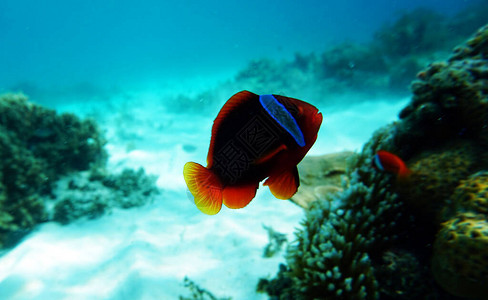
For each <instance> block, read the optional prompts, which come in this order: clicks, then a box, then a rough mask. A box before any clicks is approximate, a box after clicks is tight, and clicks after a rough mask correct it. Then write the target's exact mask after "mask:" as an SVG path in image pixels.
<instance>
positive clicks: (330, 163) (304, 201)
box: [290, 151, 354, 209]
mask: <svg viewBox="0 0 488 300" xmlns="http://www.w3.org/2000/svg"><path fill="white" fill-rule="evenodd" d="M353 154H354V153H353V152H350V151H344V152H338V153H332V154H326V155H322V156H306V157H305V158H304V159H303V160H302V161H301V162H300V164H298V173H299V174H300V187H299V188H298V192H297V193H296V194H295V195H294V196H293V197H292V198H291V199H290V200H291V201H293V202H294V203H295V204H297V205H299V206H301V207H303V208H305V209H308V207H309V206H310V204H311V203H312V202H313V201H315V200H317V199H324V198H325V195H326V194H328V193H335V192H339V191H342V180H343V178H342V177H343V175H344V174H345V173H346V161H347V159H348V158H349V157H351V156H352V155H353Z"/></svg>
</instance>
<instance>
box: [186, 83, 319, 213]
mask: <svg viewBox="0 0 488 300" xmlns="http://www.w3.org/2000/svg"><path fill="white" fill-rule="evenodd" d="M321 123H322V114H321V113H319V111H318V109H317V108H315V107H314V106H313V105H311V104H308V103H306V102H304V101H301V100H298V99H294V98H289V97H284V96H279V95H256V94H253V93H251V92H249V91H242V92H239V93H237V94H235V95H234V96H232V97H231V98H230V99H229V100H228V101H227V102H226V103H225V105H224V106H223V107H222V109H221V110H220V112H219V114H218V115H217V118H216V119H215V121H214V124H213V127H212V137H211V141H210V147H209V151H208V156H207V167H204V166H202V165H200V164H197V163H194V162H188V163H186V164H185V166H184V169H183V175H184V178H185V181H186V184H187V186H188V189H189V190H190V192H191V194H192V195H193V197H194V201H195V204H196V206H197V207H198V209H200V210H201V211H202V212H204V213H206V214H209V215H214V214H217V213H218V212H219V211H220V209H221V207H222V203H223V204H225V205H226V206H227V207H229V208H242V207H245V206H246V205H247V204H248V203H249V202H250V201H251V200H252V199H253V198H254V196H255V195H256V190H257V188H258V187H259V183H260V182H261V181H262V180H264V179H265V178H267V180H266V181H265V182H264V185H267V186H269V188H270V190H271V192H272V193H273V195H274V196H275V197H277V198H279V199H289V198H290V197H291V196H293V195H294V194H295V193H296V191H297V189H298V186H299V183H300V181H299V177H298V170H297V164H298V163H299V162H300V161H301V160H302V159H303V157H304V156H305V154H306V153H307V152H308V150H309V149H310V148H311V147H312V145H313V144H314V142H315V140H316V139H317V133H318V130H319V128H320V125H321Z"/></svg>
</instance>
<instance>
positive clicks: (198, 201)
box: [183, 162, 223, 215]
mask: <svg viewBox="0 0 488 300" xmlns="http://www.w3.org/2000/svg"><path fill="white" fill-rule="evenodd" d="M183 177H184V178H185V182H186V185H187V186H188V189H189V190H190V193H191V194H192V195H193V198H194V201H195V205H196V206H197V208H198V209H199V210H201V211H202V212H203V213H205V214H207V215H215V214H216V213H218V212H219V211H220V208H221V207H222V190H223V188H222V184H221V183H220V180H219V179H218V178H217V176H216V175H215V174H214V173H213V172H212V171H211V170H209V169H207V168H205V167H204V166H202V165H200V164H197V163H194V162H187V163H186V164H185V166H184V168H183Z"/></svg>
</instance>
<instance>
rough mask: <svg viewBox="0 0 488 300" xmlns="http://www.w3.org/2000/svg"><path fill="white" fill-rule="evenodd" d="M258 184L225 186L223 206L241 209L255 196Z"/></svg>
mask: <svg viewBox="0 0 488 300" xmlns="http://www.w3.org/2000/svg"><path fill="white" fill-rule="evenodd" d="M258 187H259V183H251V184H246V185H238V186H226V187H225V188H224V192H223V198H224V204H225V206H227V207H228V208H233V209H235V208H243V207H245V206H246V205H248V204H249V202H251V200H252V199H253V198H254V196H256V190H257V189H258Z"/></svg>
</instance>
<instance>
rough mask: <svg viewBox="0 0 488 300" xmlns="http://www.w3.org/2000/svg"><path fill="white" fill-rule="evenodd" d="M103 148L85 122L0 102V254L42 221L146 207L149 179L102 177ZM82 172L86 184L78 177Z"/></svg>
mask: <svg viewBox="0 0 488 300" xmlns="http://www.w3.org/2000/svg"><path fill="white" fill-rule="evenodd" d="M104 145H105V138H104V137H103V135H102V134H101V132H100V130H99V129H98V127H97V125H96V124H95V123H94V122H93V121H91V120H81V119H79V118H78V117H76V116H75V115H73V114H66V113H65V114H57V113H56V112H55V111H54V110H50V109H47V108H44V107H42V106H39V105H36V104H34V103H31V102H29V101H28V99H27V97H26V96H24V95H22V94H6V95H3V96H0V157H1V158H2V159H1V160H0V211H1V213H0V248H6V247H11V246H14V245H15V244H16V243H17V242H18V241H19V239H20V238H22V237H23V236H24V235H25V234H27V233H29V232H30V231H31V230H32V229H33V228H34V227H35V226H36V225H37V224H39V223H42V222H47V221H51V220H57V221H59V222H61V223H63V224H65V223H68V222H70V221H72V220H75V219H77V218H79V217H81V216H84V215H88V216H89V217H92V218H93V217H96V216H98V215H101V214H102V213H104V212H106V211H109V210H110V208H111V207H122V208H127V207H132V206H138V205H142V204H143V203H146V202H147V201H149V200H150V199H151V196H152V195H153V194H155V191H156V187H155V185H154V179H153V178H151V177H148V176H146V175H145V174H144V172H143V171H142V170H139V171H137V172H135V171H130V170H127V171H124V172H122V174H119V175H110V174H105V173H104V172H106V171H104V168H105V164H106V159H107V154H106V152H105V150H104V148H103V147H104ZM89 169H91V170H92V171H90V172H89V171H88V170H89ZM94 170H98V171H94ZM80 172H81V173H80ZM88 173H89V174H91V175H90V176H91V178H90V184H88V183H87V182H88V180H83V179H82V178H83V176H85V175H82V174H88ZM87 176H88V175H87ZM85 177H86V176H85ZM97 182H98V183H97ZM63 185H64V188H61V186H63ZM99 187H105V190H107V189H108V190H109V191H110V192H105V193H104V192H103V190H102V189H99ZM75 190H76V191H77V193H75V192H74V191H75ZM67 191H68V192H67ZM95 191H96V192H95ZM70 192H71V193H70Z"/></svg>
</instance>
